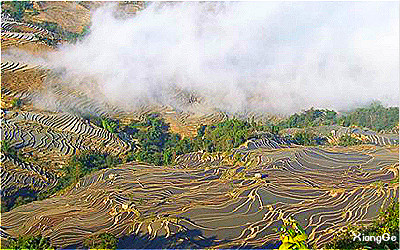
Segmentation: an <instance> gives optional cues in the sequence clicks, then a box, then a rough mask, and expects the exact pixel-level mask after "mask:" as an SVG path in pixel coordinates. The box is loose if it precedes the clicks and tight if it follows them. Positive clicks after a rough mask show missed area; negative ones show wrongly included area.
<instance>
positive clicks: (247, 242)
mask: <svg viewBox="0 0 400 250" xmlns="http://www.w3.org/2000/svg"><path fill="white" fill-rule="evenodd" d="M398 153H399V152H398V147H376V146H358V147H353V148H342V149H337V148H323V149H321V148H303V147H298V148H286V149H256V150H251V151H248V152H246V153H243V158H242V164H237V165H234V166H233V165H229V164H226V160H227V158H229V156H222V155H210V156H208V157H201V156H200V155H199V156H200V157H193V155H186V156H183V157H181V158H182V159H181V161H180V162H181V163H180V164H178V165H176V166H171V167H155V166H149V165H143V164H127V165H121V166H118V167H116V168H114V169H108V170H102V171H100V172H97V173H95V174H92V175H91V176H88V177H86V178H84V179H83V180H81V181H80V182H79V183H78V184H76V186H75V187H74V188H73V189H72V190H70V191H69V192H67V193H66V194H64V195H63V196H61V197H54V198H50V199H47V200H44V201H37V202H33V203H32V204H28V205H25V206H21V207H18V208H16V209H14V210H12V211H11V212H9V213H5V214H3V216H2V225H3V227H4V228H5V231H6V233H7V234H9V235H12V236H16V235H18V234H26V233H33V232H35V231H39V230H40V231H41V232H42V233H44V235H45V236H48V237H50V239H51V242H52V243H53V244H54V245H55V246H58V247H67V246H71V245H74V246H78V245H80V243H81V242H82V240H83V239H84V238H85V237H87V236H88V235H90V234H92V233H94V232H111V233H113V234H115V235H117V236H118V237H121V236H123V235H129V234H134V235H136V236H132V237H131V238H130V239H129V240H128V239H126V240H125V241H121V243H120V244H128V243H127V242H130V243H132V242H135V244H140V245H135V247H145V248H155V247H168V246H171V245H168V244H170V241H169V240H170V239H173V238H175V237H178V238H180V239H181V240H178V241H177V242H180V244H186V245H185V246H192V247H211V246H215V247H221V248H228V247H237V246H242V247H244V246H247V247H249V246H252V247H262V246H263V247H265V246H269V245H270V244H274V243H275V241H276V240H277V239H278V235H277V234H276V233H275V232H274V231H273V228H276V227H278V223H279V221H280V219H281V218H282V217H287V216H294V217H295V218H296V219H297V220H299V222H300V223H301V224H303V225H305V228H306V231H307V232H308V233H309V235H310V239H309V241H310V243H311V244H312V245H313V244H314V246H316V247H319V246H322V244H323V243H325V242H327V241H328V240H329V239H331V237H332V233H333V232H335V231H337V230H339V229H340V228H342V227H344V226H346V225H347V224H348V223H360V222H366V223H368V222H370V221H371V219H373V218H374V217H375V216H376V215H377V211H378V209H379V208H380V207H381V206H385V204H387V203H388V201H389V199H390V198H392V197H398V195H399V192H398V183H391V180H393V179H396V178H398V174H399V173H398V167H399V166H398ZM224 159H225V161H224ZM257 173H259V174H261V176H257V175H256V174H257ZM138 235H141V236H142V238H140V237H139V236H138ZM143 237H145V238H146V240H143ZM124 242H125V243H124ZM174 242H176V241H174ZM121 247H124V246H123V245H122V246H121ZM125 247H127V246H125Z"/></svg>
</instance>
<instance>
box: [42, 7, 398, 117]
mask: <svg viewBox="0 0 400 250" xmlns="http://www.w3.org/2000/svg"><path fill="white" fill-rule="evenodd" d="M398 9H399V3H398V2H388V3H377V2H352V3H345V2H305V3H300V2H293V3H291V2H280V3H274V2H265V3H264V2H221V3H215V2H214V3H197V2H183V3H182V2H181V3H178V2H176V3H172V4H171V3H166V2H159V3H152V4H150V6H149V7H148V8H146V9H145V10H143V11H141V12H140V13H139V14H137V15H136V16H135V17H131V18H128V19H119V18H116V17H115V15H114V13H113V11H114V8H113V7H111V6H108V7H106V8H101V9H99V10H97V11H96V12H95V13H94V14H93V17H92V26H91V28H90V34H89V35H88V36H87V37H86V38H85V39H84V40H83V41H82V42H80V43H78V44H75V45H67V46H63V47H61V48H60V50H59V51H58V52H56V53H53V54H51V55H50V57H49V58H50V59H49V63H50V64H51V65H53V67H54V68H59V69H63V71H64V72H65V77H66V79H69V80H72V79H73V81H75V82H79V84H83V85H85V84H87V79H90V81H89V82H91V83H93V82H95V83H96V84H97V87H98V89H99V90H98V91H100V92H101V93H102V94H103V95H104V96H105V97H106V98H107V100H108V101H110V102H112V103H114V104H118V105H119V106H121V107H124V108H126V109H134V108H135V107H136V106H137V105H139V104H146V103H147V104H173V102H174V101H173V98H172V97H171V91H172V90H173V89H181V90H184V91H187V92H190V93H196V94H197V95H199V96H201V97H202V99H201V100H202V102H203V103H206V104H207V105H210V106H213V107H216V108H219V109H222V110H225V111H230V112H236V111H246V110H247V111H249V110H251V111H256V112H257V111H260V112H271V113H281V114H288V113H290V112H297V111H300V110H302V109H306V108H310V107H317V108H334V109H338V110H341V109H348V108H351V107H354V106H355V105H362V104H365V103H367V102H370V101H372V100H380V101H382V103H384V104H386V105H395V106H398V99H399V12H398Z"/></svg>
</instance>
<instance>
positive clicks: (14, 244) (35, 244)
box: [9, 235, 51, 249]
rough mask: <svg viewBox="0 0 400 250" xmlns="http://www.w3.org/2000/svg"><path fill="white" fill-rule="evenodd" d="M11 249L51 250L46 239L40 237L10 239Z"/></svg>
mask: <svg viewBox="0 0 400 250" xmlns="http://www.w3.org/2000/svg"><path fill="white" fill-rule="evenodd" d="M9 248H11V249H49V248H51V245H50V241H49V239H48V238H44V237H43V236H42V235H36V236H19V237H18V238H17V239H12V240H11V243H10V245H9Z"/></svg>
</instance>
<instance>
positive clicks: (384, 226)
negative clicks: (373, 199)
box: [325, 200, 399, 249]
mask: <svg viewBox="0 0 400 250" xmlns="http://www.w3.org/2000/svg"><path fill="white" fill-rule="evenodd" d="M386 233H387V234H389V235H390V236H396V241H391V240H389V241H384V240H382V241H380V242H379V243H378V242H377V241H360V240H354V234H356V235H361V237H362V236H374V237H382V235H383V234H386ZM398 247H399V202H398V201H395V200H393V201H392V202H391V203H390V205H389V206H388V207H387V208H386V209H385V210H381V212H380V214H379V216H378V218H377V219H376V220H375V221H374V222H373V224H372V225H370V226H354V225H350V226H348V227H347V228H346V229H345V230H344V231H343V232H341V233H339V234H337V235H335V238H334V239H333V240H332V241H331V242H329V243H328V244H327V245H326V246H325V248H328V249H361V248H362V249H398Z"/></svg>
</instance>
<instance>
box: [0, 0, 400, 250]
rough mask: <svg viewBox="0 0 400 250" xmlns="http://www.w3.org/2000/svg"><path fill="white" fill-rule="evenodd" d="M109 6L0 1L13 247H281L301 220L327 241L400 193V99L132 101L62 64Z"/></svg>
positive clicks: (0, 230) (130, 5)
mask: <svg viewBox="0 0 400 250" xmlns="http://www.w3.org/2000/svg"><path fill="white" fill-rule="evenodd" d="M115 4H116V7H115V8H116V10H117V11H116V13H118V18H119V19H121V20H125V19H128V18H130V17H134V16H135V15H137V14H138V13H140V12H141V11H144V10H145V9H146V7H147V5H148V3H144V2H116V3H115ZM104 5H105V3H104V2H84V1H83V2H82V1H81V2H70V1H65V2H41V1H40V2H30V1H27V2H15V1H12V2H2V3H1V8H2V16H1V20H2V22H1V30H2V32H1V40H2V43H1V53H2V61H1V119H2V125H1V166H2V167H1V182H2V186H1V205H2V211H1V227H0V237H1V247H2V248H7V247H10V246H14V245H12V244H14V243H15V242H17V239H18V237H20V236H24V237H25V236H26V237H30V236H35V237H39V238H38V239H40V237H43V238H45V239H46V244H47V243H48V245H51V246H52V247H54V248H81V247H88V246H91V247H96V246H97V247H98V246H100V245H96V244H97V243H98V241H100V240H99V239H100V238H101V237H105V238H107V241H110V242H111V241H112V244H111V245H112V247H117V248H120V249H121V248H122V249H129V248H132V247H133V246H134V247H135V248H146V249H148V248H153V249H161V248H198V249H199V248H201V249H204V248H239V247H240V248H277V247H279V246H280V245H281V239H280V234H279V232H277V231H275V230H274V229H276V228H279V227H280V226H281V225H282V219H285V218H289V217H293V218H294V219H295V220H296V221H298V223H299V224H300V225H302V226H303V228H304V229H305V232H306V234H307V235H308V238H307V239H306V240H305V242H306V243H307V245H308V246H309V247H312V248H323V247H325V246H326V244H329V243H330V242H332V240H333V239H334V238H335V233H337V232H339V231H341V230H343V229H344V228H346V227H347V226H348V225H359V224H362V225H371V223H372V221H373V220H374V219H376V218H377V217H378V211H379V209H381V208H382V209H385V208H387V207H389V204H390V202H391V200H392V199H398V198H399V182H398V178H399V158H398V156H399V108H398V107H386V106H384V105H383V104H381V103H379V102H373V103H371V104H370V105H367V106H364V107H353V108H352V109H349V111H345V112H344V111H340V112H339V111H335V110H330V109H314V108H311V109H307V110H304V111H302V112H298V113H293V114H291V115H287V116H284V115H281V114H274V113H271V112H259V111H254V112H252V111H246V112H231V111H229V110H224V109H221V108H218V107H215V106H212V105H211V104H210V103H209V102H207V101H205V99H204V98H203V96H202V95H201V93H197V92H195V91H188V90H187V89H184V88H180V87H178V86H175V85H171V86H170V88H169V89H168V91H167V93H168V95H167V97H168V98H169V104H165V103H163V102H162V101H160V102H159V103H156V104H155V103H151V104H147V103H140V105H137V106H135V108H126V107H125V106H122V105H117V102H113V101H111V100H110V99H108V97H107V96H106V94H107V92H104V91H102V88H103V87H104V86H101V85H100V84H97V82H96V78H88V77H82V78H80V77H79V75H77V76H76V78H73V77H70V76H69V75H68V74H67V73H66V72H65V71H66V69H64V71H63V70H62V69H59V68H57V67H55V66H54V65H52V64H51V63H50V62H51V60H50V57H51V55H54V54H53V53H56V52H59V51H60V50H63V49H64V48H65V47H63V46H75V45H76V46H79V43H80V41H82V40H84V39H85V38H87V37H89V36H90V29H91V18H92V17H93V13H94V11H95V10H96V9H98V8H100V7H102V6H104ZM160 8H161V7H160ZM161 9H162V8H161ZM199 32H200V31H199ZM52 63H54V62H52ZM66 76H68V77H66ZM100 77H101V74H99V78H100ZM82 82H85V84H82ZM163 98H164V97H163ZM160 99H161V98H160ZM215 99H217V101H218V98H215ZM93 239H95V240H93ZM110 239H111V240H110ZM21 241H25V240H24V239H22V238H21ZM26 241H27V240H26ZM39 241H40V240H39ZM91 241H93V242H92V243H93V244H92V245H90V244H89V243H90V242H91ZM88 242H89V243H88ZM25 243H26V242H25ZM42 243H43V242H42ZM15 244H17V243H15ZM88 244H89V245H88Z"/></svg>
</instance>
